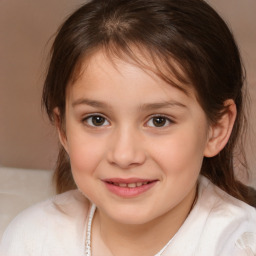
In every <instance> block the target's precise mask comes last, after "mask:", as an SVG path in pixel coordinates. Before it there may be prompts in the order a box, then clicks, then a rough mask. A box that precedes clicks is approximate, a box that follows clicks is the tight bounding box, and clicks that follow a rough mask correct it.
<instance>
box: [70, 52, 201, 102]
mask: <svg viewBox="0 0 256 256" xmlns="http://www.w3.org/2000/svg"><path fill="white" fill-rule="evenodd" d="M132 54H133V55H131V54H130V55H128V54H122V53H121V54H120V53H118V54H117V53H113V52H110V51H106V50H102V49H101V50H97V51H94V52H91V54H90V55H87V56H86V57H84V58H83V59H82V60H81V62H80V65H79V66H78V68H77V70H76V77H75V79H74V80H73V82H72V83H70V84H69V85H68V88H67V90H66V98H67V99H68V98H69V97H70V96H71V95H70V93H71V94H73V92H74V91H73V90H72V88H73V89H74V87H76V88H77V87H78V86H80V87H81V85H82V86H83V87H84V89H85V88H86V87H87V89H89V86H88V85H89V84H95V83H97V85H100V87H98V86H96V87H97V88H100V90H101V91H102V89H103V87H102V86H103V85H104V84H106V83H108V84H109V83H111V82H110V80H111V79H114V78H116V77H118V76H119V75H121V76H125V77H126V80H129V79H130V81H131V82H132V80H133V82H134V81H135V83H139V81H141V82H142V83H145V82H146V80H145V78H146V79H148V83H151V82H150V80H152V81H154V83H155V85H157V87H155V89H156V88H157V91H159V90H160V91H165V90H168V88H170V86H171V87H173V89H176V91H179V92H180V94H184V96H187V97H189V98H192V99H193V100H196V101H198V100H197V97H196V93H195V92H194V88H193V86H192V85H191V84H190V83H189V79H188V78H187V76H186V74H184V72H183V71H182V70H181V68H180V66H179V65H178V63H177V62H176V61H175V60H173V59H170V60H169V66H168V67H167V66H166V65H165V64H164V63H163V62H161V60H160V58H152V56H149V54H148V52H145V51H138V50H137V49H136V50H134V51H133V52H132ZM138 70H139V72H138ZM134 71H135V73H136V77H135V79H134V77H132V74H133V73H134ZM121 76H120V77H121ZM143 79H144V80H143ZM107 80H108V81H107ZM122 82H123V81H122ZM122 82H121V81H120V83H122ZM85 85H87V86H85ZM106 87H109V86H106ZM127 87H130V86H129V83H128V84H127ZM127 87H126V88H125V89H127ZM105 89H107V88H104V90H105ZM112 89H113V88H112ZM134 90H137V89H136V88H135V89H134ZM72 91H73V92H72ZM174 91H175V90H174ZM77 92H78V91H77ZM73 96H74V95H73Z"/></svg>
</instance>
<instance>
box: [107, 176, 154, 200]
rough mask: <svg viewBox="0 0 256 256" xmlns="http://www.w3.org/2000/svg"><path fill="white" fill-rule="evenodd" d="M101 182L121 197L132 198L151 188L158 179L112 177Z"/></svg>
mask: <svg viewBox="0 0 256 256" xmlns="http://www.w3.org/2000/svg"><path fill="white" fill-rule="evenodd" d="M103 182H104V183H105V185H106V188H107V189H108V190H109V191H110V192H111V193H113V194H115V195H117V196H119V197H122V198H133V197H137V196H139V195H141V194H144V193H145V192H146V191H148V190H150V189H152V188H153V187H154V186H155V185H156V183H157V182H158V180H145V179H138V178H131V179H119V178H112V179H107V180H103Z"/></svg>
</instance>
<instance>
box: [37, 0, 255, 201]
mask: <svg viewBox="0 0 256 256" xmlns="http://www.w3.org/2000/svg"><path fill="white" fill-rule="evenodd" d="M134 49H137V50H138V49H139V51H140V52H142V53H145V54H146V55H147V58H150V59H151V61H152V63H153V64H154V66H155V67H154V72H155V73H156V74H157V75H159V76H160V77H161V78H162V79H163V80H165V81H167V82H168V83H170V84H171V85H172V86H178V85H177V84H175V83H174V81H172V80H171V77H172V76H170V74H171V75H174V76H175V77H176V78H177V79H178V80H179V81H181V82H182V83H183V84H184V85H188V86H189V85H191V84H192V86H193V87H194V90H195V92H196V95H197V99H198V102H199V104H200V105H201V107H202V109H203V110H204V111H205V113H206V116H207V118H208V121H209V123H211V124H214V123H216V122H217V121H218V120H219V119H220V118H221V116H222V114H223V113H225V107H224V102H225V100H227V99H233V100H234V102H235V104H236V107H237V118H236V121H235V124H234V127H233V131H232V134H231V137H230V139H229V142H228V143H227V145H226V146H225V148H224V149H223V150H222V151H221V152H220V153H219V154H218V155H217V156H215V157H211V158H206V157H205V158H204V160H203V165H202V169H201V174H202V175H204V176H206V177H208V178H209V179H210V180H211V181H212V182H213V183H214V184H216V185H217V186H219V187H220V188H221V189H223V190H225V191H226V192H227V193H229V194H230V195H232V196H234V197H236V198H238V199H240V200H243V201H246V202H248V203H250V204H252V198H251V197H250V196H249V192H248V191H249V190H248V188H247V187H246V186H245V185H243V184H242V183H240V182H239V181H237V180H236V178H235V175H234V164H233V161H234V152H235V148H236V147H237V145H238V141H239V137H240V135H241V131H242V129H243V127H244V123H245V120H246V119H245V115H244V109H243V105H244V103H243V98H244V96H243V91H244V88H243V87H244V86H243V85H244V72H243V66H242V63H241V58H240V54H239V51H238V47H237V45H236V42H235V40H234V38H233V35H232V33H231V32H230V30H229V28H228V27H227V25H226V24H225V22H224V21H223V20H222V18H221V17H220V16H219V15H218V14H217V13H216V12H215V11H214V10H213V9H212V8H211V7H210V6H209V5H208V4H207V3H205V2H204V1H203V0H92V1H89V2H88V3H86V4H85V5H83V6H82V7H81V8H79V9H78V10H77V11H76V12H74V13H73V14H72V15H71V16H70V17H69V18H68V19H67V20H66V21H65V22H64V24H63V25H62V26H61V27H60V29H59V31H58V34H57V36H56V39H55V41H54V44H53V47H52V51H51V61H50V64H49V68H48V73H47V77H46V80H45V84H44V89H43V97H42V101H43V104H44V106H45V108H46V111H47V113H48V115H49V118H50V120H51V121H53V122H54V119H55V116H54V111H53V110H54V108H56V107H57V108H58V109H59V112H60V123H62V124H63V123H64V121H65V97H66V95H65V94H66V88H67V85H68V84H69V83H71V84H72V81H73V80H75V79H76V76H77V74H78V73H79V68H80V66H81V63H82V62H83V61H84V60H85V59H86V57H88V56H91V55H93V53H94V52H96V51H98V50H102V51H105V52H106V53H107V54H108V56H110V57H111V56H116V57H119V58H122V59H124V58H126V57H129V58H132V59H133V60H135V61H136V63H137V64H138V65H140V66H141V67H142V68H150V67H146V66H145V65H144V63H143V61H141V59H140V57H139V56H138V55H136V51H134ZM174 63H175V64H174ZM163 67H164V68H163ZM184 74H185V75H184ZM62 126H63V125H62ZM239 148H240V149H241V148H242V146H241V145H240V146H239ZM241 152H243V151H241ZM241 158H242V161H243V164H244V166H245V172H246V171H247V169H246V160H245V158H244V157H243V154H242V157H241ZM55 179H56V185H57V191H58V192H63V191H66V190H68V189H71V188H74V187H75V183H74V180H73V178H72V175H71V167H70V163H69V159H68V157H67V154H66V152H65V150H64V149H63V148H62V147H61V146H60V153H59V158H58V162H57V166H56V171H55Z"/></svg>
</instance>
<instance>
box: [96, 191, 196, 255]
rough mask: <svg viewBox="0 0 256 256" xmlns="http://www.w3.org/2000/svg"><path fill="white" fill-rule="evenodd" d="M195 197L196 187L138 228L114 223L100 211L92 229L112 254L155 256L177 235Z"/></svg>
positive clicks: (137, 226)
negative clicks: (179, 200) (168, 208)
mask: <svg viewBox="0 0 256 256" xmlns="http://www.w3.org/2000/svg"><path fill="white" fill-rule="evenodd" d="M195 196H196V187H195V189H194V191H193V192H192V193H190V194H189V195H188V197H187V198H185V199H184V200H183V202H182V203H180V204H179V205H177V206H176V207H175V208H173V209H171V210H170V211H168V212H167V213H165V214H164V215H161V216H159V217H157V218H156V219H154V220H152V221H150V222H147V223H144V224H139V225H130V224H123V223H119V222H116V221H115V220H113V219H111V218H109V216H107V215H105V214H104V213H102V212H101V211H100V210H97V211H96V214H95V220H94V223H95V228H97V229H98V232H97V233H99V235H100V237H101V240H102V241H103V243H104V244H105V245H106V247H107V248H108V249H109V250H110V252H111V254H112V255H122V256H128V255H129V256H130V255H134V256H135V255H140V256H144V255H145V256H148V255H155V254H156V253H158V252H159V251H160V250H161V248H163V247H164V246H165V244H166V243H168V241H169V240H170V239H171V238H172V237H173V236H174V235H175V234H176V233H177V231H178V230H179V228H180V227H181V225H182V224H183V222H184V221H185V219H186V218H187V216H188V214H189V212H190V210H191V208H192V205H193V203H194V200H195Z"/></svg>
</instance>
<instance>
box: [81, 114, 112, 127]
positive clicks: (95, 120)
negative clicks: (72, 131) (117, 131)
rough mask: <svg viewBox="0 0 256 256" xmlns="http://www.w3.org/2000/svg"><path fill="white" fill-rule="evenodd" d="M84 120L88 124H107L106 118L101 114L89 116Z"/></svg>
mask: <svg viewBox="0 0 256 256" xmlns="http://www.w3.org/2000/svg"><path fill="white" fill-rule="evenodd" d="M85 121H86V122H87V124H88V125H89V126H94V127H95V126H106V125H109V122H108V121H107V120H106V118H104V117H102V116H97V115H95V116H89V117H87V118H86V119H85Z"/></svg>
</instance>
